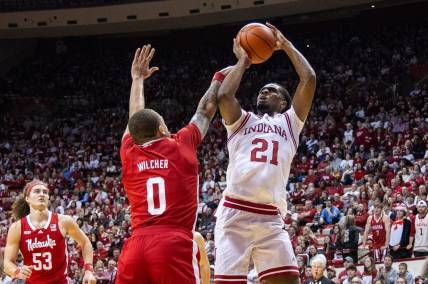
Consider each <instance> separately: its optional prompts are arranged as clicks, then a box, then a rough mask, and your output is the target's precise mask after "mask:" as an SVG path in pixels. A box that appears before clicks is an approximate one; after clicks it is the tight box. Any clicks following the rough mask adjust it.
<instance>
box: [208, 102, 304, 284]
mask: <svg viewBox="0 0 428 284" xmlns="http://www.w3.org/2000/svg"><path fill="white" fill-rule="evenodd" d="M303 124H304V123H303V122H302V121H301V120H300V119H299V118H298V117H297V114H296V113H295V111H294V109H293V108H292V107H291V108H290V109H289V110H287V111H286V112H285V113H284V114H277V115H275V116H273V117H272V116H269V115H267V114H265V115H263V116H258V115H255V114H254V113H251V112H245V111H242V115H241V118H240V119H239V120H238V121H237V122H236V123H234V124H233V125H229V126H228V125H226V129H227V132H228V150H229V165H228V168H227V188H226V190H225V192H224V196H225V197H224V199H223V200H222V201H221V204H220V206H219V209H218V210H217V213H216V216H217V223H216V232H215V236H216V247H217V251H216V256H217V257H216V265H215V282H216V283H246V279H247V272H248V265H249V262H250V258H252V259H253V261H254V264H255V267H256V271H257V273H258V275H259V278H260V279H261V280H263V279H264V278H265V277H267V276H273V275H295V276H299V269H298V267H297V262H296V258H295V256H294V253H293V248H292V246H291V243H290V238H289V236H288V234H287V232H286V231H284V230H283V227H284V222H283V219H282V218H281V215H282V216H283V217H285V215H286V212H287V201H286V190H285V188H286V185H287V182H288V176H289V173H290V166H291V162H292V160H293V157H294V155H295V153H296V151H297V147H298V143H299V134H300V132H301V130H302V128H303Z"/></svg>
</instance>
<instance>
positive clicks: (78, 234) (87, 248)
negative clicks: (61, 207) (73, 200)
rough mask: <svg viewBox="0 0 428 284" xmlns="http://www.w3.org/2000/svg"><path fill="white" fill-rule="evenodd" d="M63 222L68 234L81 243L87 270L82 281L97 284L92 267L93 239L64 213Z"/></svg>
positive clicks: (84, 283)
mask: <svg viewBox="0 0 428 284" xmlns="http://www.w3.org/2000/svg"><path fill="white" fill-rule="evenodd" d="M61 223H62V224H63V227H64V229H65V230H66V234H67V235H69V236H70V237H71V238H72V239H73V240H75V241H76V242H77V243H78V244H79V247H81V249H82V256H83V261H84V270H85V274H84V276H83V280H82V283H83V284H95V283H96V279H95V276H94V274H93V268H92V262H93V256H94V250H93V248H92V244H91V241H90V240H89V238H88V237H87V236H86V235H85V233H84V232H83V231H82V230H80V228H79V226H78V225H77V223H76V222H75V221H74V220H73V219H72V218H71V217H70V216H66V215H62V216H61Z"/></svg>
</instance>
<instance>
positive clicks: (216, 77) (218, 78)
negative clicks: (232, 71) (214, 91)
mask: <svg viewBox="0 0 428 284" xmlns="http://www.w3.org/2000/svg"><path fill="white" fill-rule="evenodd" d="M225 77H226V76H225V75H224V74H223V73H221V72H215V74H214V77H213V81H219V82H223V80H224V78H225Z"/></svg>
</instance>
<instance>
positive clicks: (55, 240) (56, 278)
mask: <svg viewBox="0 0 428 284" xmlns="http://www.w3.org/2000/svg"><path fill="white" fill-rule="evenodd" d="M19 249H20V251H21V253H22V256H23V257H24V265H27V266H33V272H32V273H31V276H30V278H28V279H27V280H26V282H25V283H26V284H45V283H46V284H65V283H67V278H66V277H67V265H68V264H67V245H66V243H65V239H64V236H63V235H62V234H61V231H60V229H59V225H58V214H56V213H52V212H50V211H49V219H48V221H47V222H46V225H45V227H43V228H40V229H37V228H35V227H34V226H33V225H32V224H31V221H30V217H29V215H27V216H26V217H24V218H22V219H21V241H20V247H19Z"/></svg>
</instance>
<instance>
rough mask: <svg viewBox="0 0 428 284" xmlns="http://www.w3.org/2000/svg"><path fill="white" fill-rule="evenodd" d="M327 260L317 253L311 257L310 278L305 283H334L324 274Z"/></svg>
mask: <svg viewBox="0 0 428 284" xmlns="http://www.w3.org/2000/svg"><path fill="white" fill-rule="evenodd" d="M326 266H327V260H326V259H325V257H324V256H323V255H321V254H320V255H317V256H316V257H314V258H313V259H312V263H311V272H312V279H308V280H306V281H305V282H304V283H305V284H334V282H333V281H331V280H330V279H328V278H326V277H325V276H324V273H325V270H326Z"/></svg>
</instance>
